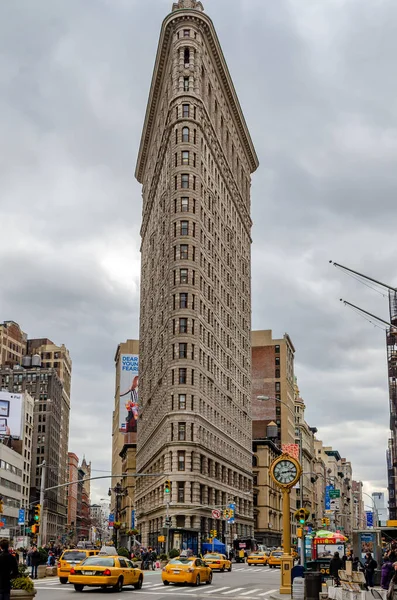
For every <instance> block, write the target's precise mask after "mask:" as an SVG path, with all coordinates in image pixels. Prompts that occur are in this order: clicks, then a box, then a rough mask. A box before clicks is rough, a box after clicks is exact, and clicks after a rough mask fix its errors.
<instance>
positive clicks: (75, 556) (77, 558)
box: [57, 548, 99, 583]
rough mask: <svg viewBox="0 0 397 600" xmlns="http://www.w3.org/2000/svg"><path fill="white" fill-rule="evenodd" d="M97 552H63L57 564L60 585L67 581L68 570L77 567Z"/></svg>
mask: <svg viewBox="0 0 397 600" xmlns="http://www.w3.org/2000/svg"><path fill="white" fill-rule="evenodd" d="M98 552H99V550H98V549H96V550H95V549H94V548H90V549H88V548H87V549H81V548H74V549H71V550H65V552H64V553H63V554H62V556H61V558H60V559H59V562H58V569H57V574H58V577H59V581H60V582H61V583H67V582H68V579H69V573H70V569H71V568H72V567H74V566H75V565H78V564H79V563H80V562H81V561H82V560H84V559H85V558H88V557H89V556H95V555H96V554H98Z"/></svg>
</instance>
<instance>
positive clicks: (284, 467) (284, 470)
mask: <svg viewBox="0 0 397 600" xmlns="http://www.w3.org/2000/svg"><path fill="white" fill-rule="evenodd" d="M301 475H302V467H301V466H300V464H299V462H298V461H297V460H296V459H295V458H293V457H292V456H290V455H289V454H282V455H281V456H279V457H278V458H276V460H274V461H273V462H272V464H271V465H270V476H271V478H272V479H273V481H274V482H275V483H276V485H278V486H279V487H281V488H287V489H289V488H292V487H293V486H294V485H295V484H296V483H297V482H298V481H299V478H300V476H301Z"/></svg>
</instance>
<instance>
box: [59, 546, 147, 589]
mask: <svg viewBox="0 0 397 600" xmlns="http://www.w3.org/2000/svg"><path fill="white" fill-rule="evenodd" d="M69 582H70V583H72V584H73V585H74V589H75V590H76V592H82V591H83V589H84V588H85V587H100V588H102V589H103V590H104V589H106V588H107V587H111V588H113V590H114V591H115V592H121V591H122V590H123V588H124V587H125V586H127V585H131V586H134V588H135V589H136V590H140V589H141V587H142V584H143V572H142V571H141V569H137V568H135V567H134V565H133V564H132V562H131V561H130V560H128V558H124V556H103V555H101V554H98V555H97V556H89V557H88V558H86V559H85V560H83V562H81V563H80V564H79V565H76V566H75V567H73V568H72V569H71V571H70V575H69Z"/></svg>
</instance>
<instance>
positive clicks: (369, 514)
mask: <svg viewBox="0 0 397 600" xmlns="http://www.w3.org/2000/svg"><path fill="white" fill-rule="evenodd" d="M365 515H366V517H367V527H373V526H374V513H373V512H372V511H370V510H366V511H365Z"/></svg>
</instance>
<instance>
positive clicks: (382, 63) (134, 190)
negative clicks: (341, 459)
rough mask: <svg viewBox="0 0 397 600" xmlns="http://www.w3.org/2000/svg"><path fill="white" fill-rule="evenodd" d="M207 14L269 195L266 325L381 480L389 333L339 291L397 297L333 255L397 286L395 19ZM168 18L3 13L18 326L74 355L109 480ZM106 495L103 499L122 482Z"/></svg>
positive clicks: (258, 277) (3, 99)
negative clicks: (146, 159)
mask: <svg viewBox="0 0 397 600" xmlns="http://www.w3.org/2000/svg"><path fill="white" fill-rule="evenodd" d="M204 4H205V8H206V10H207V12H208V13H209V14H210V16H211V17H212V18H213V21H214V24H215V26H216V28H217V31H218V35H219V38H220V41H221V44H222V45H223V48H224V52H225V56H226V59H227V62H228V65H229V68H230V71H231V74H232V76H233V78H234V82H235V85H236V89H237V93H238V94H239V97H240V100H241V104H242V107H243V110H244V112H245V115H246V118H247V122H248V124H249V127H250V130H251V133H252V137H253V140H254V143H255V145H256V148H257V151H258V155H259V158H260V161H261V166H260V169H259V170H258V172H257V173H256V174H255V176H254V181H253V187H252V192H253V197H252V210H253V220H254V229H253V240H254V244H253V326H254V327H255V328H266V329H267V328H272V329H273V331H274V334H275V335H282V334H283V333H284V332H285V331H288V332H289V334H290V335H291V337H292V339H293V341H294V344H295V346H296V349H297V354H296V374H297V375H298V378H299V385H300V389H301V393H302V395H303V397H304V399H305V402H306V404H307V418H308V420H309V422H310V423H311V424H313V425H316V426H317V427H318V428H319V435H320V437H322V439H323V441H324V443H327V444H333V445H334V446H335V447H337V448H338V449H339V451H340V452H341V454H342V455H344V456H346V457H347V458H349V459H351V460H352V462H353V467H354V470H355V474H356V475H357V477H362V478H363V479H365V480H366V481H367V482H371V481H372V485H373V486H374V487H382V486H384V484H385V460H384V452H385V448H386V443H387V435H388V432H387V424H388V414H387V413H388V399H387V381H386V364H385V361H386V354H385V340H384V335H383V333H382V332H381V331H379V330H378V329H374V328H373V327H372V326H371V325H370V324H368V323H366V322H365V321H364V320H362V319H360V317H358V316H357V315H355V314H354V313H353V312H351V311H349V309H347V308H343V306H342V305H341V304H340V303H339V298H340V297H345V298H346V299H348V300H351V301H352V302H354V303H357V304H359V305H361V306H364V307H368V309H369V310H372V311H374V312H375V313H377V314H380V315H381V316H384V317H386V316H387V302H386V300H385V299H384V298H382V297H381V296H379V295H377V294H375V293H374V292H372V291H371V290H369V289H368V288H365V287H363V286H361V285H360V284H358V283H357V282H355V281H354V280H352V279H350V278H347V277H346V276H344V275H343V274H342V273H340V272H338V271H336V270H335V269H334V268H333V267H331V266H329V264H328V260H329V259H331V258H332V259H334V260H337V261H338V262H342V263H345V264H349V265H351V266H353V267H354V268H357V269H358V270H362V271H364V272H367V273H369V274H373V275H374V276H378V277H379V278H380V279H384V280H386V281H390V282H391V283H393V281H394V282H395V283H397V278H396V275H395V256H396V249H397V248H396V246H397V242H396V238H395V231H394V221H395V196H396V189H397V182H396V173H395V168H394V158H395V154H396V146H397V135H396V126H397V124H396V109H395V102H394V98H395V97H396V89H395V88H396V86H397V82H396V81H395V79H393V77H391V76H390V74H391V73H393V68H394V65H393V60H394V55H395V46H396V41H395V36H394V31H393V23H394V22H395V18H396V16H397V15H396V12H397V6H396V5H395V3H394V2H392V0H383V2H382V3H381V6H378V7H374V5H373V3H371V2H369V1H365V2H361V3H357V2H355V1H354V0H343V1H342V0H341V1H340V2H334V1H331V0H323V1H322V2H321V4H318V2H315V1H314V0H305V2H304V3H302V2H296V1H295V0H280V1H279V2H277V3H264V2H262V1H259V0H236V2H233V3H230V2H229V1H228V0H217V1H216V2H211V1H210V0H206V1H205V2H204ZM170 7H171V0H156V1H153V2H139V1H138V0H128V1H127V0H96V1H95V2H94V1H93V0H88V1H87V2H80V1H78V0H72V1H71V2H67V3H65V2H61V1H60V0H55V1H54V0H36V1H35V2H34V3H33V4H32V3H31V2H30V1H29V0H13V2H8V3H2V5H1V6H0V136H1V140H2V161H0V182H1V187H0V189H1V190H2V192H1V199H0V209H1V217H2V218H1V236H0V264H1V267H2V269H1V271H2V287H1V289H0V307H1V313H2V314H1V315H0V319H1V320H3V319H8V318H11V319H14V320H17V321H18V322H20V324H21V326H22V327H23V328H24V329H25V330H27V331H28V332H29V333H30V334H31V335H35V336H42V335H47V336H48V337H51V338H52V339H54V341H56V342H58V343H61V342H64V343H65V344H66V345H67V346H68V347H69V348H70V351H71V353H72V358H73V370H74V377H73V395H72V404H73V409H72V420H71V444H70V446H71V450H73V451H75V452H76V453H77V454H79V455H82V454H83V453H85V454H86V457H87V458H88V459H90V458H92V459H93V460H94V468H97V469H106V468H110V467H109V465H110V460H109V458H110V430H111V427H110V422H111V414H112V405H113V394H114V389H113V387H114V373H113V357H114V352H115V349H116V346H117V344H118V343H119V342H120V341H123V340H125V339H126V338H128V337H136V336H137V335H138V319H139V304H138V303H139V227H140V219H141V192H140V187H139V185H138V184H137V183H136V182H135V181H134V178H133V173H134V166H135V160H136V155H137V151H138V146H139V138H140V133H141V128H142V124H143V118H144V112H145V108H146V100H147V96H148V90H149V85H150V79H151V75H152V68H153V63H154V59H155V52H156V47H157V41H158V34H159V30H160V26H161V21H162V19H163V18H164V16H165V15H166V14H167V11H168V10H169V9H170ZM104 440H108V443H107V444H104ZM368 489H370V484H369V483H368ZM95 490H96V492H97V494H98V495H104V493H105V492H106V490H107V484H103V485H102V484H99V483H98V484H96V485H95Z"/></svg>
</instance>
